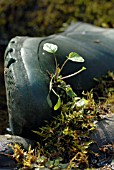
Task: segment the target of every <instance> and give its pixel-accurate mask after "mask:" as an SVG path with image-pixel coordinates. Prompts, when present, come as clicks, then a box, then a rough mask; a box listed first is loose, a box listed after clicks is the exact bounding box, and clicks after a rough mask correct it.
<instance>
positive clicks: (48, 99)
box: [47, 94, 52, 107]
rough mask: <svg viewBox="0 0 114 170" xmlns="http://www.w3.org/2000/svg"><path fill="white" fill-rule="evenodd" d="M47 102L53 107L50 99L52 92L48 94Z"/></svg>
mask: <svg viewBox="0 0 114 170" xmlns="http://www.w3.org/2000/svg"><path fill="white" fill-rule="evenodd" d="M47 103H48V104H49V106H50V107H52V101H51V99H50V94H48V96H47Z"/></svg>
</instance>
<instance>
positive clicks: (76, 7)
mask: <svg viewBox="0 0 114 170" xmlns="http://www.w3.org/2000/svg"><path fill="white" fill-rule="evenodd" d="M77 21H82V22H87V23H91V24H93V25H97V26H101V27H107V28H113V27H114V0H102V1H101V0H0V122H1V124H0V133H3V130H4V127H5V126H6V124H7V119H8V115H7V106H6V97H5V86H4V76H3V62H4V59H3V58H4V51H5V48H6V46H7V44H8V42H9V40H10V39H11V38H13V37H15V36H17V35H19V36H34V37H35V36H47V35H50V34H53V33H58V32H61V31H64V30H65V28H66V27H67V26H68V25H69V24H71V23H72V22H77ZM2 122H6V123H4V126H3V125H2Z"/></svg>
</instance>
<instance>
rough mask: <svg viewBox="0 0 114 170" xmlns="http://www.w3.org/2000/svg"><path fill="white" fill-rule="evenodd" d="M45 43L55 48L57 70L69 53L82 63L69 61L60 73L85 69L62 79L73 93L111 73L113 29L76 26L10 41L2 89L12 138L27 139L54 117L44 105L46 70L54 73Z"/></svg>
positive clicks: (112, 65)
mask: <svg viewBox="0 0 114 170" xmlns="http://www.w3.org/2000/svg"><path fill="white" fill-rule="evenodd" d="M47 42H49V43H53V44H56V45H57V46H58V51H57V53H56V56H57V61H58V63H59V65H60V66H61V65H62V63H63V62H64V61H65V59H66V56H67V55H68V54H69V53H70V52H72V51H73V52H77V53H78V54H80V55H81V56H82V57H83V58H84V59H85V62H84V63H74V62H70V61H69V62H68V63H67V65H66V66H65V68H64V69H63V71H62V75H69V74H70V73H73V72H75V71H77V70H79V69H81V68H82V67H83V66H84V67H86V68H87V69H86V70H85V71H83V72H82V73H81V74H79V75H77V76H74V77H72V78H69V79H68V80H67V79H66V82H67V83H68V84H70V85H71V87H72V88H73V90H74V91H75V92H78V91H80V90H81V91H82V90H89V89H90V88H91V87H93V86H94V85H95V82H94V80H93V78H94V77H96V78H98V77H101V76H102V75H104V74H106V73H107V72H108V71H109V70H110V71H114V48H113V44H114V30H113V29H104V28H98V27H95V26H92V25H89V24H84V23H77V24H74V25H71V26H70V27H69V28H68V29H67V30H66V31H65V32H63V33H61V34H57V35H52V36H48V37H42V38H40V37H34V38H32V37H15V38H13V39H12V40H11V41H10V42H9V45H8V47H7V49H6V52H5V85H6V93H7V104H8V112H9V123H10V127H11V130H12V132H13V134H14V135H20V136H23V137H30V132H31V130H37V129H38V127H40V126H42V125H43V122H44V120H48V121H49V120H51V119H52V116H53V115H56V114H58V113H57V112H56V113H55V112H54V110H53V109H52V108H50V106H49V105H48V103H47V96H48V92H49V82H50V78H49V75H48V74H47V70H48V71H49V72H50V73H54V71H55V63H54V57H53V55H51V54H50V53H48V52H45V51H44V50H43V45H44V44H45V43H47ZM54 101H55V99H54V98H53V103H54Z"/></svg>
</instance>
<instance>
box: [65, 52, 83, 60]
mask: <svg viewBox="0 0 114 170" xmlns="http://www.w3.org/2000/svg"><path fill="white" fill-rule="evenodd" d="M68 59H69V60H71V61H73V62H84V59H83V57H81V56H80V55H79V54H78V53H75V52H71V53H70V54H69V56H68Z"/></svg>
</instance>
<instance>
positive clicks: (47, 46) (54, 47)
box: [43, 43, 58, 53]
mask: <svg viewBox="0 0 114 170" xmlns="http://www.w3.org/2000/svg"><path fill="white" fill-rule="evenodd" d="M43 50H44V51H47V52H49V53H55V52H56V51H57V50H58V46H57V45H55V44H52V43H45V44H44V45H43Z"/></svg>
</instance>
